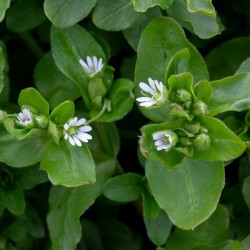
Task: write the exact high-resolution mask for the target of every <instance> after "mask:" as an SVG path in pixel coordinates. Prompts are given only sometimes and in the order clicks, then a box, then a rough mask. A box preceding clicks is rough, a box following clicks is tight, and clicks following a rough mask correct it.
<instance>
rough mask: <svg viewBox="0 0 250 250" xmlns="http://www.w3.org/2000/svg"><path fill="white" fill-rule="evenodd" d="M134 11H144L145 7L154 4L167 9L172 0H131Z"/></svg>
mask: <svg viewBox="0 0 250 250" xmlns="http://www.w3.org/2000/svg"><path fill="white" fill-rule="evenodd" d="M131 1H132V3H133V5H134V9H135V11H138V12H145V11H146V10H147V9H149V8H152V7H154V6H156V5H158V6H160V7H161V8H162V9H163V10H165V9H167V8H168V7H169V6H170V5H171V4H172V2H173V1H174V0H131Z"/></svg>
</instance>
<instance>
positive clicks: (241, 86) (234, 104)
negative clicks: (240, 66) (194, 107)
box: [208, 73, 250, 115]
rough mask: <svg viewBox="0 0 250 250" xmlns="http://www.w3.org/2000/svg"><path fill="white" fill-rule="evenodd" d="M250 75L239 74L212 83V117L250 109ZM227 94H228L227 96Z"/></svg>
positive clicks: (210, 105) (210, 110) (209, 105)
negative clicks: (227, 112)
mask: <svg viewBox="0 0 250 250" xmlns="http://www.w3.org/2000/svg"><path fill="white" fill-rule="evenodd" d="M249 81H250V73H239V74H236V75H234V76H230V77H227V78H224V79H221V80H216V81H213V82H210V84H211V87H212V93H211V99H210V102H209V103H208V110H209V112H210V114H211V115H216V114H219V113H223V112H225V111H243V110H246V109H249V108H250V97H249V96H250V86H249ZM225 93H227V94H226V95H225Z"/></svg>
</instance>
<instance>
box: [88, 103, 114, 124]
mask: <svg viewBox="0 0 250 250" xmlns="http://www.w3.org/2000/svg"><path fill="white" fill-rule="evenodd" d="M109 105H110V100H108V99H105V100H104V104H103V107H102V110H101V111H100V113H99V114H98V115H97V116H95V117H93V118H92V119H90V120H89V121H88V122H86V124H90V123H91V122H94V121H95V120H97V119H98V118H100V117H101V116H102V115H103V114H104V112H105V111H106V110H107V109H108V107H109Z"/></svg>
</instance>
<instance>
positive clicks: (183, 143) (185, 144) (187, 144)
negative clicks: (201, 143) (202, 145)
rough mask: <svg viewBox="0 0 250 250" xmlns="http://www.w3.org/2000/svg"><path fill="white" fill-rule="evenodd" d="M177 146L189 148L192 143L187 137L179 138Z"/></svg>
mask: <svg viewBox="0 0 250 250" xmlns="http://www.w3.org/2000/svg"><path fill="white" fill-rule="evenodd" d="M179 144H180V146H182V147H190V146H192V145H193V142H192V141H191V139H190V138H188V137H180V138H179Z"/></svg>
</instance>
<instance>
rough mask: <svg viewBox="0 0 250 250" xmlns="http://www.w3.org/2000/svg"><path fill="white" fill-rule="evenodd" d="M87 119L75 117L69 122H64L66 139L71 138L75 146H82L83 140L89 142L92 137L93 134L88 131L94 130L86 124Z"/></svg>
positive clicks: (71, 142)
mask: <svg viewBox="0 0 250 250" xmlns="http://www.w3.org/2000/svg"><path fill="white" fill-rule="evenodd" d="M85 123H86V119H85V118H82V119H80V120H78V119H77V117H74V118H73V119H72V120H71V121H70V122H69V123H66V124H64V139H65V140H69V142H70V144H71V145H73V146H75V145H77V146H79V147H81V146H82V143H81V141H83V142H88V141H89V140H91V139H92V136H91V135H90V134H88V133H86V132H89V131H91V130H92V128H91V127H90V126H88V125H84V124H85Z"/></svg>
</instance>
